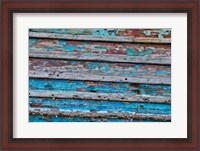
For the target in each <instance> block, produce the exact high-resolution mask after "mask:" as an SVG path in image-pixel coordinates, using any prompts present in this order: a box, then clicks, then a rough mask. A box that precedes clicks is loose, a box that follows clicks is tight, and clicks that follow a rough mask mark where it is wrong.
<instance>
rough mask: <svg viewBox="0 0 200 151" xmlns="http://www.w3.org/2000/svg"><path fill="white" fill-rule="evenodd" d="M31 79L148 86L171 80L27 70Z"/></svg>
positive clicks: (165, 78)
mask: <svg viewBox="0 0 200 151" xmlns="http://www.w3.org/2000/svg"><path fill="white" fill-rule="evenodd" d="M29 77H31V78H47V79H68V80H89V81H111V82H130V83H150V84H170V83H171V79H170V78H167V77H149V76H148V77H141V76H140V77H128V76H107V75H92V76H91V74H85V73H84V74H83V73H71V72H55V71H38V70H29Z"/></svg>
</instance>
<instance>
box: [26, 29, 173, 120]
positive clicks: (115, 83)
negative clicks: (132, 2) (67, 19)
mask: <svg viewBox="0 0 200 151" xmlns="http://www.w3.org/2000/svg"><path fill="white" fill-rule="evenodd" d="M28 51H29V77H30V79H29V121H30V122H78V121H79V122H91V121H93V122H137V121H151V122H152V121H166V122H169V121H171V29H30V30H29V50H28Z"/></svg>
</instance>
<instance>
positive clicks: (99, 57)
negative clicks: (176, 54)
mask: <svg viewBox="0 0 200 151" xmlns="http://www.w3.org/2000/svg"><path fill="white" fill-rule="evenodd" d="M29 57H32V58H48V59H66V60H89V61H92V60H95V61H105V62H126V63H142V64H143V63H146V64H163V65H170V64H171V58H170V57H150V56H127V55H114V54H112V55H110V54H95V53H90V54H87V53H77V52H59V51H48V52H47V51H41V50H40V51H39V50H37V49H34V50H29Z"/></svg>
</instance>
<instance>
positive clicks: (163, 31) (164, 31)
mask: <svg viewBox="0 0 200 151" xmlns="http://www.w3.org/2000/svg"><path fill="white" fill-rule="evenodd" d="M143 33H144V34H145V35H146V36H150V35H151V34H152V33H157V34H158V38H164V36H166V35H169V34H171V30H170V29H154V30H144V31H143Z"/></svg>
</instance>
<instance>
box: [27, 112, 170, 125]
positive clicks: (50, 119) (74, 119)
mask: <svg viewBox="0 0 200 151" xmlns="http://www.w3.org/2000/svg"><path fill="white" fill-rule="evenodd" d="M29 122H37V123H38V122H155V121H154V120H148V119H147V120H136V119H122V118H110V117H109V118H98V117H97V118H89V117H77V116H71V117H63V116H57V115H48V116H47V115H37V114H31V115H29ZM156 122H169V121H156Z"/></svg>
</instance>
